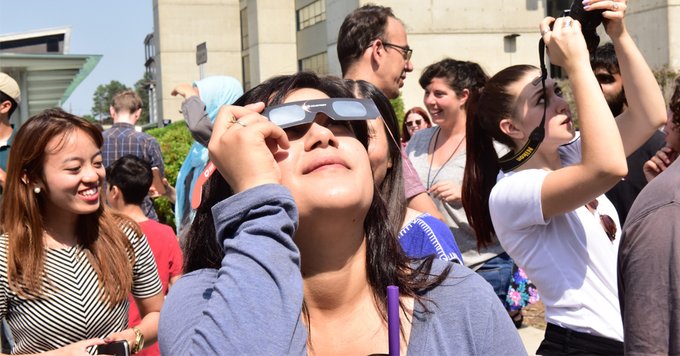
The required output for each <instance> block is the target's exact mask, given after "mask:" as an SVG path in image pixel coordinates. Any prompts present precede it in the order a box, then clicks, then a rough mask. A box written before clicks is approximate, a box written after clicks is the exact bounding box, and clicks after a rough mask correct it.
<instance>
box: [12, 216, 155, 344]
mask: <svg viewBox="0 0 680 356" xmlns="http://www.w3.org/2000/svg"><path fill="white" fill-rule="evenodd" d="M125 233H126V235H127V236H128V238H129V239H130V242H131V243H132V247H133V250H134V253H135V256H136V259H135V264H134V266H133V268H132V273H133V284H132V294H133V295H134V296H136V297H140V298H145V297H151V296H153V295H156V294H158V293H160V292H161V283H160V279H159V278H158V273H157V271H156V264H155V262H154V259H153V254H152V253H151V249H150V248H149V244H148V243H147V241H146V237H144V235H136V234H135V233H134V230H132V229H130V228H127V229H125ZM7 249H8V237H7V235H2V236H0V318H1V317H6V318H7V322H8V324H9V327H10V329H11V331H12V335H13V336H14V340H15V342H16V344H15V346H14V348H13V349H12V354H23V353H37V352H43V351H49V350H54V349H58V348H60V347H63V346H66V345H69V344H72V343H74V342H77V341H81V340H85V339H89V338H95V337H105V336H107V335H109V334H111V333H113V332H118V331H121V330H124V329H125V328H126V327H127V324H128V308H129V304H128V300H127V299H125V300H124V301H123V302H121V303H119V304H117V305H115V306H114V307H113V308H110V307H109V306H108V304H107V303H106V302H103V301H102V300H101V298H100V296H99V288H98V280H97V274H96V272H95V270H94V268H92V266H91V265H90V262H89V260H88V258H87V255H86V253H85V250H84V249H83V248H82V247H81V246H80V245H76V246H73V247H70V248H62V249H51V248H48V249H46V250H45V255H44V258H45V261H44V270H45V275H46V277H45V279H47V280H49V281H50V283H49V285H48V283H44V285H43V293H42V295H41V296H40V297H39V298H35V299H31V300H26V299H24V298H21V297H19V296H17V295H16V293H15V292H14V291H12V290H11V289H10V288H9V283H8V280H7V275H8V273H7ZM94 349H95V348H94V347H93V348H92V350H90V353H94V351H95V350H94Z"/></svg>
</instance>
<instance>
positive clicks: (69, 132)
mask: <svg viewBox="0 0 680 356" xmlns="http://www.w3.org/2000/svg"><path fill="white" fill-rule="evenodd" d="M102 141H103V138H102V136H101V133H100V131H99V129H97V127H95V126H94V125H92V124H91V123H89V122H87V121H85V120H83V119H81V118H79V117H76V116H73V115H71V114H69V113H66V112H64V111H62V110H61V109H50V110H46V111H43V112H41V113H39V114H38V115H36V116H34V117H32V118H30V119H29V120H28V121H27V122H26V123H25V124H24V125H23V126H22V127H21V128H20V129H19V131H18V133H17V135H16V137H15V139H14V144H13V145H12V149H11V152H10V159H9V165H8V170H7V190H6V192H7V194H6V195H5V198H4V200H3V202H2V204H3V205H2V208H3V209H2V215H1V216H0V221H1V226H2V235H1V236H0V276H2V277H1V278H0V316H1V317H5V318H7V322H8V324H9V327H10V329H11V331H12V334H13V335H14V338H15V342H16V344H15V345H14V346H13V348H12V353H20V354H26V353H38V352H45V351H51V350H60V351H62V352H64V353H69V354H72V353H74V352H81V353H83V352H94V351H95V349H96V348H95V346H96V345H102V344H106V343H110V342H112V341H114V340H123V339H124V340H127V341H128V343H129V345H131V348H132V349H133V350H134V349H138V348H141V346H142V342H141V341H140V338H139V337H138V335H143V337H145V338H146V339H147V341H148V340H151V341H153V340H154V339H155V338H156V330H157V322H158V312H159V310H160V307H161V304H162V301H163V299H162V296H161V295H160V287H161V285H160V281H159V279H158V275H157V273H156V265H155V263H154V260H153V255H152V254H151V250H150V249H149V245H148V244H147V242H146V238H144V236H143V235H142V234H141V232H140V230H139V227H138V226H137V225H136V224H135V223H134V222H132V221H130V220H129V219H127V218H125V217H123V216H119V215H114V214H112V213H111V212H109V211H108V208H106V207H105V206H104V204H102V196H101V194H100V189H101V185H102V182H103V180H104V174H105V172H104V167H103V165H102V156H101V152H100V147H101V145H102ZM130 291H131V292H132V294H133V296H134V297H135V300H136V301H137V303H138V305H139V306H140V310H141V311H142V315H143V316H144V320H143V321H142V324H140V325H139V326H138V328H136V330H135V329H126V327H127V309H128V301H127V295H128V293H130ZM64 313H67V314H68V316H69V318H68V320H66V319H63V318H60V317H59V316H60V315H63V314H64ZM93 319H94V320H95V321H94V322H93V321H92V320H93ZM138 341H139V342H138Z"/></svg>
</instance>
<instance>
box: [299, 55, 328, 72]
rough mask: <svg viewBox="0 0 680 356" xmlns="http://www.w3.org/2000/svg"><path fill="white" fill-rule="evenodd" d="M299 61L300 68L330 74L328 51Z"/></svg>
mask: <svg viewBox="0 0 680 356" xmlns="http://www.w3.org/2000/svg"><path fill="white" fill-rule="evenodd" d="M298 63H299V65H298V67H299V69H300V70H304V71H310V72H314V73H316V74H319V75H325V74H328V53H326V52H323V53H319V54H315V55H313V56H309V57H307V58H302V59H301V60H299V61H298Z"/></svg>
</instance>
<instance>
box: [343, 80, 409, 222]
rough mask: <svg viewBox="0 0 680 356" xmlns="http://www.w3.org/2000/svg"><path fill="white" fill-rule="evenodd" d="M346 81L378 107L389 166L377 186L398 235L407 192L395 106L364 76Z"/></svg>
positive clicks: (361, 95) (355, 91) (353, 89)
mask: <svg viewBox="0 0 680 356" xmlns="http://www.w3.org/2000/svg"><path fill="white" fill-rule="evenodd" d="M345 82H346V83H347V85H348V86H349V87H350V88H351V89H352V91H353V92H354V94H355V95H356V96H357V97H361V98H366V99H372V100H373V102H374V103H375V105H376V106H377V107H378V111H380V116H381V117H382V119H383V122H384V127H385V128H384V130H385V137H386V138H387V146H388V152H389V157H388V158H387V159H388V160H389V161H390V164H391V167H390V168H388V169H387V172H386V173H385V178H384V179H383V181H382V183H381V184H380V186H378V189H379V190H380V194H381V195H382V198H383V200H385V203H386V204H387V206H389V207H390V209H388V212H387V214H388V216H389V218H388V220H389V223H390V225H391V226H392V227H393V229H394V231H393V232H394V234H395V235H398V234H399V230H400V229H401V225H402V223H403V222H404V217H405V216H406V206H407V203H406V196H405V195H404V169H403V163H402V156H401V154H402V153H401V146H400V145H399V142H401V139H400V137H399V131H398V130H399V123H398V121H397V114H396V113H395V112H394V108H393V107H392V104H391V103H390V100H389V99H387V97H386V96H385V94H383V92H382V91H381V90H380V89H378V88H376V87H375V85H373V84H371V83H369V82H367V81H365V80H356V81H355V80H351V79H346V80H345Z"/></svg>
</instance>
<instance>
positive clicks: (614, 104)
mask: <svg viewBox="0 0 680 356" xmlns="http://www.w3.org/2000/svg"><path fill="white" fill-rule="evenodd" d="M607 104H608V105H609V110H611V111H612V115H614V117H617V116H619V115H620V114H621V113H622V112H623V108H624V106H625V105H626V93H625V92H624V91H623V89H621V91H620V92H619V93H618V94H617V95H616V97H614V98H607Z"/></svg>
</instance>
